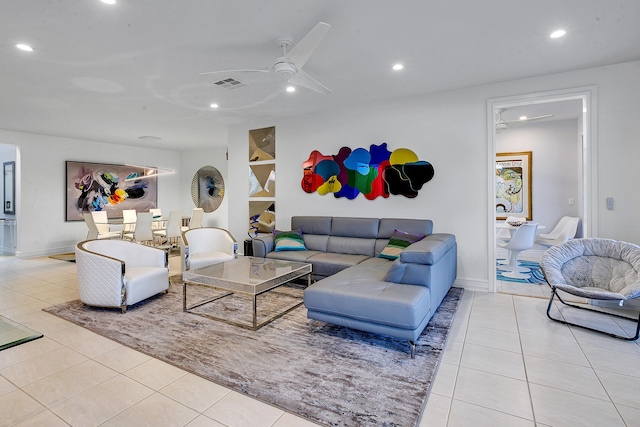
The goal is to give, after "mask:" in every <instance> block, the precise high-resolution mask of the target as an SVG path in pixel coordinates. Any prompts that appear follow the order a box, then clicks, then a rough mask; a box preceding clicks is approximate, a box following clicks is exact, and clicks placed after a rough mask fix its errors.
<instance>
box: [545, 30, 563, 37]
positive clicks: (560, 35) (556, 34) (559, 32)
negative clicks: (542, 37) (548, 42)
mask: <svg viewBox="0 0 640 427" xmlns="http://www.w3.org/2000/svg"><path fill="white" fill-rule="evenodd" d="M565 34H567V32H566V31H565V30H555V31H554V32H553V33H551V35H550V36H549V37H551V38H552V39H557V38H560V37H562V36H564V35H565Z"/></svg>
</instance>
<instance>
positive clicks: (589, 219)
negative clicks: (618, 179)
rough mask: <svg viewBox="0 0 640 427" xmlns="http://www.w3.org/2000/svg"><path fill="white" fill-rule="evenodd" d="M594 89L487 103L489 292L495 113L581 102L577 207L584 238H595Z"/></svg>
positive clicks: (490, 288) (493, 275)
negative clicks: (566, 102) (570, 101)
mask: <svg viewBox="0 0 640 427" xmlns="http://www.w3.org/2000/svg"><path fill="white" fill-rule="evenodd" d="M597 97H598V94H597V87H596V86H595V85H593V86H583V87H577V88H570V89H560V90H554V91H548V92H536V93H530V94H524V95H514V96H507V97H500V98H490V99H488V100H487V131H488V143H489V144H488V145H489V147H488V150H487V152H488V154H489V156H488V159H487V180H488V181H487V182H488V187H489V191H488V194H489V199H488V203H487V207H488V211H487V242H488V247H487V254H488V259H487V272H488V278H489V281H488V291H489V292H496V233H495V221H496V214H495V199H496V186H495V160H496V128H495V111H496V109H497V108H509V107H515V106H522V105H532V104H542V103H548V102H555V101H567V100H575V99H579V100H582V147H581V148H582V150H581V155H582V158H581V165H580V168H581V173H580V181H581V182H580V194H579V207H580V214H581V219H582V232H583V236H584V237H594V236H598V218H597V215H598V209H597V203H598V194H597V192H598V185H597V183H598V179H597V170H598V168H597V162H598V156H597V152H598V150H597V146H598V143H597V135H598V133H597Z"/></svg>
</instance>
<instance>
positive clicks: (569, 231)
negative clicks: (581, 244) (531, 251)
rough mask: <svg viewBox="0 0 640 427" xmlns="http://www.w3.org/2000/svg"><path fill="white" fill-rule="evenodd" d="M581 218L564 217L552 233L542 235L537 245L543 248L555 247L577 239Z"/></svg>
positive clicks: (537, 240) (539, 236)
mask: <svg viewBox="0 0 640 427" xmlns="http://www.w3.org/2000/svg"><path fill="white" fill-rule="evenodd" d="M579 223H580V218H575V217H571V216H563V217H562V218H560V221H558V224H556V226H555V227H554V228H553V230H552V231H551V232H550V233H545V234H543V233H540V234H539V235H538V239H536V243H538V244H540V245H543V246H555V245H559V244H561V243H564V242H566V241H568V240H570V239H573V238H574V237H576V232H577V231H578V224H579Z"/></svg>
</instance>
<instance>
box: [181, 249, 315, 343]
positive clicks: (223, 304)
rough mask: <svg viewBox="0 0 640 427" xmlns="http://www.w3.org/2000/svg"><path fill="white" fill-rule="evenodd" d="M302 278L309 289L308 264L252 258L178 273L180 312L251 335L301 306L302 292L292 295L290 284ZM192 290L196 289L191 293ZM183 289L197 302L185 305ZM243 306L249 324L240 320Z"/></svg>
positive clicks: (309, 267) (309, 268) (240, 258)
mask: <svg viewBox="0 0 640 427" xmlns="http://www.w3.org/2000/svg"><path fill="white" fill-rule="evenodd" d="M304 276H307V283H306V285H307V286H308V285H310V284H311V264H306V263H300V262H291V261H282V260H276V259H269V258H256V257H238V258H236V259H234V260H231V261H227V262H222V263H219V264H214V265H210V266H207V267H202V268H197V269H194V270H188V271H185V272H183V273H182V281H183V284H182V292H183V298H182V310H183V311H185V312H188V313H192V314H197V315H199V316H204V317H208V318H210V319H215V320H220V321H223V322H226V323H230V324H233V325H236V326H240V327H243V328H247V329H252V330H254V331H255V330H257V329H260V328H261V327H263V326H264V325H266V324H268V323H271V322H273V321H274V320H276V319H277V318H279V317H281V316H283V315H285V314H286V313H288V312H290V311H291V310H293V309H294V308H296V307H298V306H299V305H300V304H302V292H301V291H300V290H299V289H298V290H297V292H296V289H295V287H290V282H291V281H293V280H295V279H298V278H300V277H304ZM195 286H198V287H199V288H200V289H199V290H195V289H193V287H195ZM187 289H190V290H191V291H190V293H192V294H193V295H192V297H193V298H195V299H196V300H197V301H198V302H196V303H193V304H191V305H189V304H188V303H187ZM212 294H213V296H211V295H212ZM259 296H263V297H264V301H263V305H264V306H266V310H265V311H266V312H265V313H262V314H260V313H259V312H258V297H259ZM212 303H217V304H212ZM247 303H248V304H247ZM212 305H214V306H217V307H211V306H212ZM247 305H249V306H250V308H251V311H252V313H251V322H248V321H246V319H242V317H248V316H247V314H248V313H247V311H248V309H247ZM205 306H206V307H205Z"/></svg>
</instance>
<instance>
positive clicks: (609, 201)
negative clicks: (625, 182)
mask: <svg viewBox="0 0 640 427" xmlns="http://www.w3.org/2000/svg"><path fill="white" fill-rule="evenodd" d="M607 209H609V210H610V211H612V210H613V197H607Z"/></svg>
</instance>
